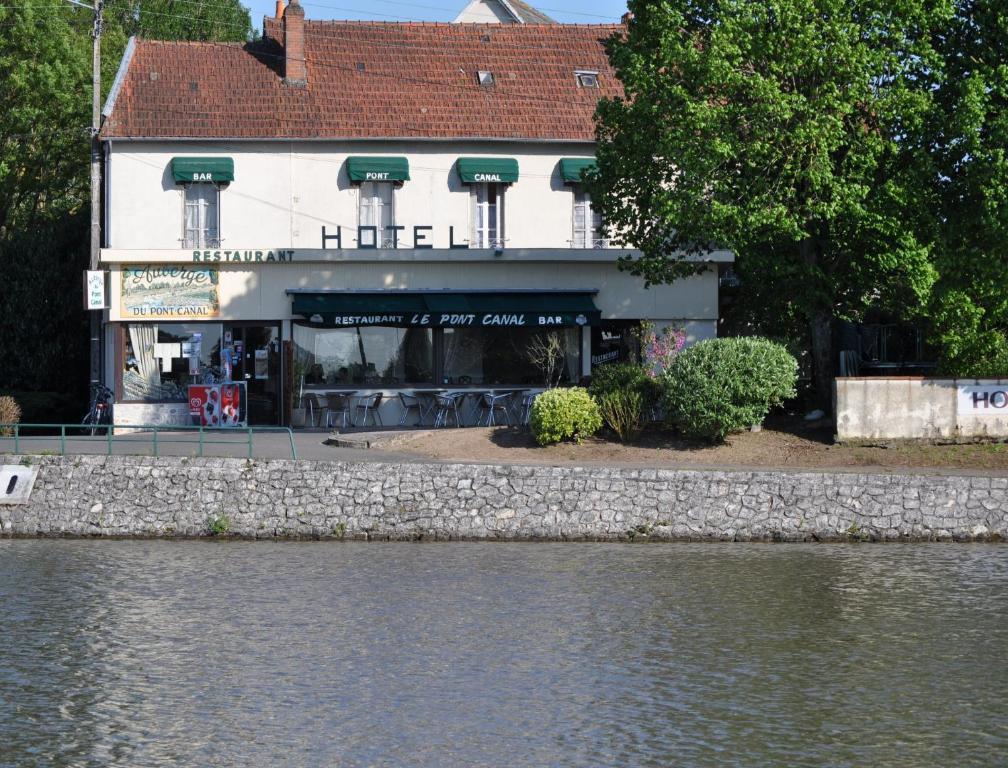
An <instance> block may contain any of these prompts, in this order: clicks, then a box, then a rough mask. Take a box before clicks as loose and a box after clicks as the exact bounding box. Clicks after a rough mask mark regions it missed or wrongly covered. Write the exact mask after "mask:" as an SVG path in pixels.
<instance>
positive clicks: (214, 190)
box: [182, 183, 221, 248]
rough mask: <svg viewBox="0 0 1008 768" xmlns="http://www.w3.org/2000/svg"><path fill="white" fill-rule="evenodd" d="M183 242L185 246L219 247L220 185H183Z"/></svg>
mask: <svg viewBox="0 0 1008 768" xmlns="http://www.w3.org/2000/svg"><path fill="white" fill-rule="evenodd" d="M184 189H185V210H184V212H183V223H182V227H183V238H182V239H183V243H184V246H185V247H186V248H219V247H220V244H221V238H220V187H218V186H217V185H216V184H207V183H194V184H186V185H185V187H184Z"/></svg>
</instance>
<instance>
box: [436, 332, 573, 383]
mask: <svg viewBox="0 0 1008 768" xmlns="http://www.w3.org/2000/svg"><path fill="white" fill-rule="evenodd" d="M443 333H444V383H446V384H491V385H496V384H531V385H534V386H540V387H541V386H556V385H558V384H563V385H571V384H576V383H577V382H578V381H579V380H580V378H581V375H580V374H581V367H580V366H581V342H580V340H581V332H580V329H578V328H562V329H556V330H540V329H531V328H482V327H481V328H445V329H444V332H443Z"/></svg>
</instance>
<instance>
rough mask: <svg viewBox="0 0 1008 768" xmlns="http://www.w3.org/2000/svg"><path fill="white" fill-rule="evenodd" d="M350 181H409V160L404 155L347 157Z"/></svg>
mask: <svg viewBox="0 0 1008 768" xmlns="http://www.w3.org/2000/svg"><path fill="white" fill-rule="evenodd" d="M347 176H349V177H350V181H409V160H407V159H406V158H405V157H365V156H363V155H358V156H356V157H348V158H347Z"/></svg>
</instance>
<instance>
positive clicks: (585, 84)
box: [574, 70, 598, 88]
mask: <svg viewBox="0 0 1008 768" xmlns="http://www.w3.org/2000/svg"><path fill="white" fill-rule="evenodd" d="M574 76H575V77H576V78H577V84H578V85H579V86H580V87H581V88H598V72H590V71H588V70H577V71H575V72H574Z"/></svg>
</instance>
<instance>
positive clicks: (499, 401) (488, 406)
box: [482, 392, 511, 427]
mask: <svg viewBox="0 0 1008 768" xmlns="http://www.w3.org/2000/svg"><path fill="white" fill-rule="evenodd" d="M510 402H511V393H510V392H499V393H493V392H484V393H483V405H482V410H483V411H484V412H485V413H486V425H487V426H488V427H495V426H497V421H496V419H494V413H497V412H500V413H501V414H503V416H504V423H505V424H510V423H511V412H510V411H509V410H508V404H509V403H510Z"/></svg>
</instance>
